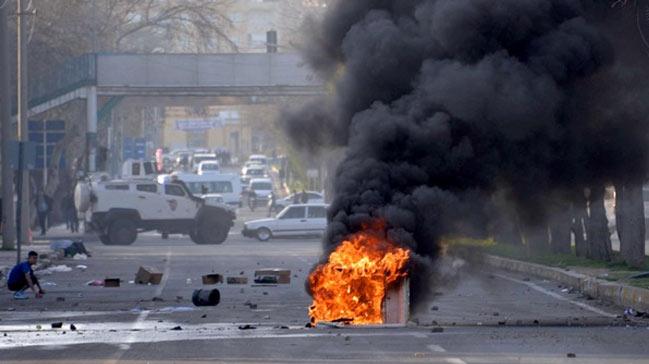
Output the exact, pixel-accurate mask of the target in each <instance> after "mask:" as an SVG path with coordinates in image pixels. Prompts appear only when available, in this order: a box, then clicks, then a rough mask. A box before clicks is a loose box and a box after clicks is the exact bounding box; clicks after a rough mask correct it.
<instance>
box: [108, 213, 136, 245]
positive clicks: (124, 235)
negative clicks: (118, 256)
mask: <svg viewBox="0 0 649 364" xmlns="http://www.w3.org/2000/svg"><path fill="white" fill-rule="evenodd" d="M108 238H109V240H110V245H131V244H133V243H134V242H135V240H137V226H135V223H134V222H133V221H131V220H129V219H117V220H115V221H113V222H112V223H111V224H110V225H109V227H108Z"/></svg>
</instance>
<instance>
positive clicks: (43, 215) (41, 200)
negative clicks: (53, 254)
mask: <svg viewBox="0 0 649 364" xmlns="http://www.w3.org/2000/svg"><path fill="white" fill-rule="evenodd" d="M50 211H52V198H50V197H49V196H48V195H46V194H45V193H44V192H43V191H38V196H37V197H36V212H37V214H38V224H39V225H40V227H41V236H43V235H45V233H46V232H47V215H49V214H50Z"/></svg>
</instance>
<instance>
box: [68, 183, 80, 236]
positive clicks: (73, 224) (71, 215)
mask: <svg viewBox="0 0 649 364" xmlns="http://www.w3.org/2000/svg"><path fill="white" fill-rule="evenodd" d="M65 201H66V202H65V204H64V208H65V217H66V221H67V223H68V224H69V225H70V231H71V232H73V233H78V232H79V216H78V213H77V206H76V205H75V204H74V194H73V193H72V192H70V193H69V194H68V196H67V197H66V198H65Z"/></svg>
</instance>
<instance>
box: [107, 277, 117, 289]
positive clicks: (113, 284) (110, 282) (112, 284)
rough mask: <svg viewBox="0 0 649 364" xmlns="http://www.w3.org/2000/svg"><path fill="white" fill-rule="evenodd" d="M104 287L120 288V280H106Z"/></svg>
mask: <svg viewBox="0 0 649 364" xmlns="http://www.w3.org/2000/svg"><path fill="white" fill-rule="evenodd" d="M104 287H106V288H111V287H119V278H106V279H104Z"/></svg>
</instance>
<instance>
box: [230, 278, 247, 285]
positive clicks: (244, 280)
mask: <svg viewBox="0 0 649 364" xmlns="http://www.w3.org/2000/svg"><path fill="white" fill-rule="evenodd" d="M226 282H227V283H228V284H248V277H228V278H227V279H226Z"/></svg>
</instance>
